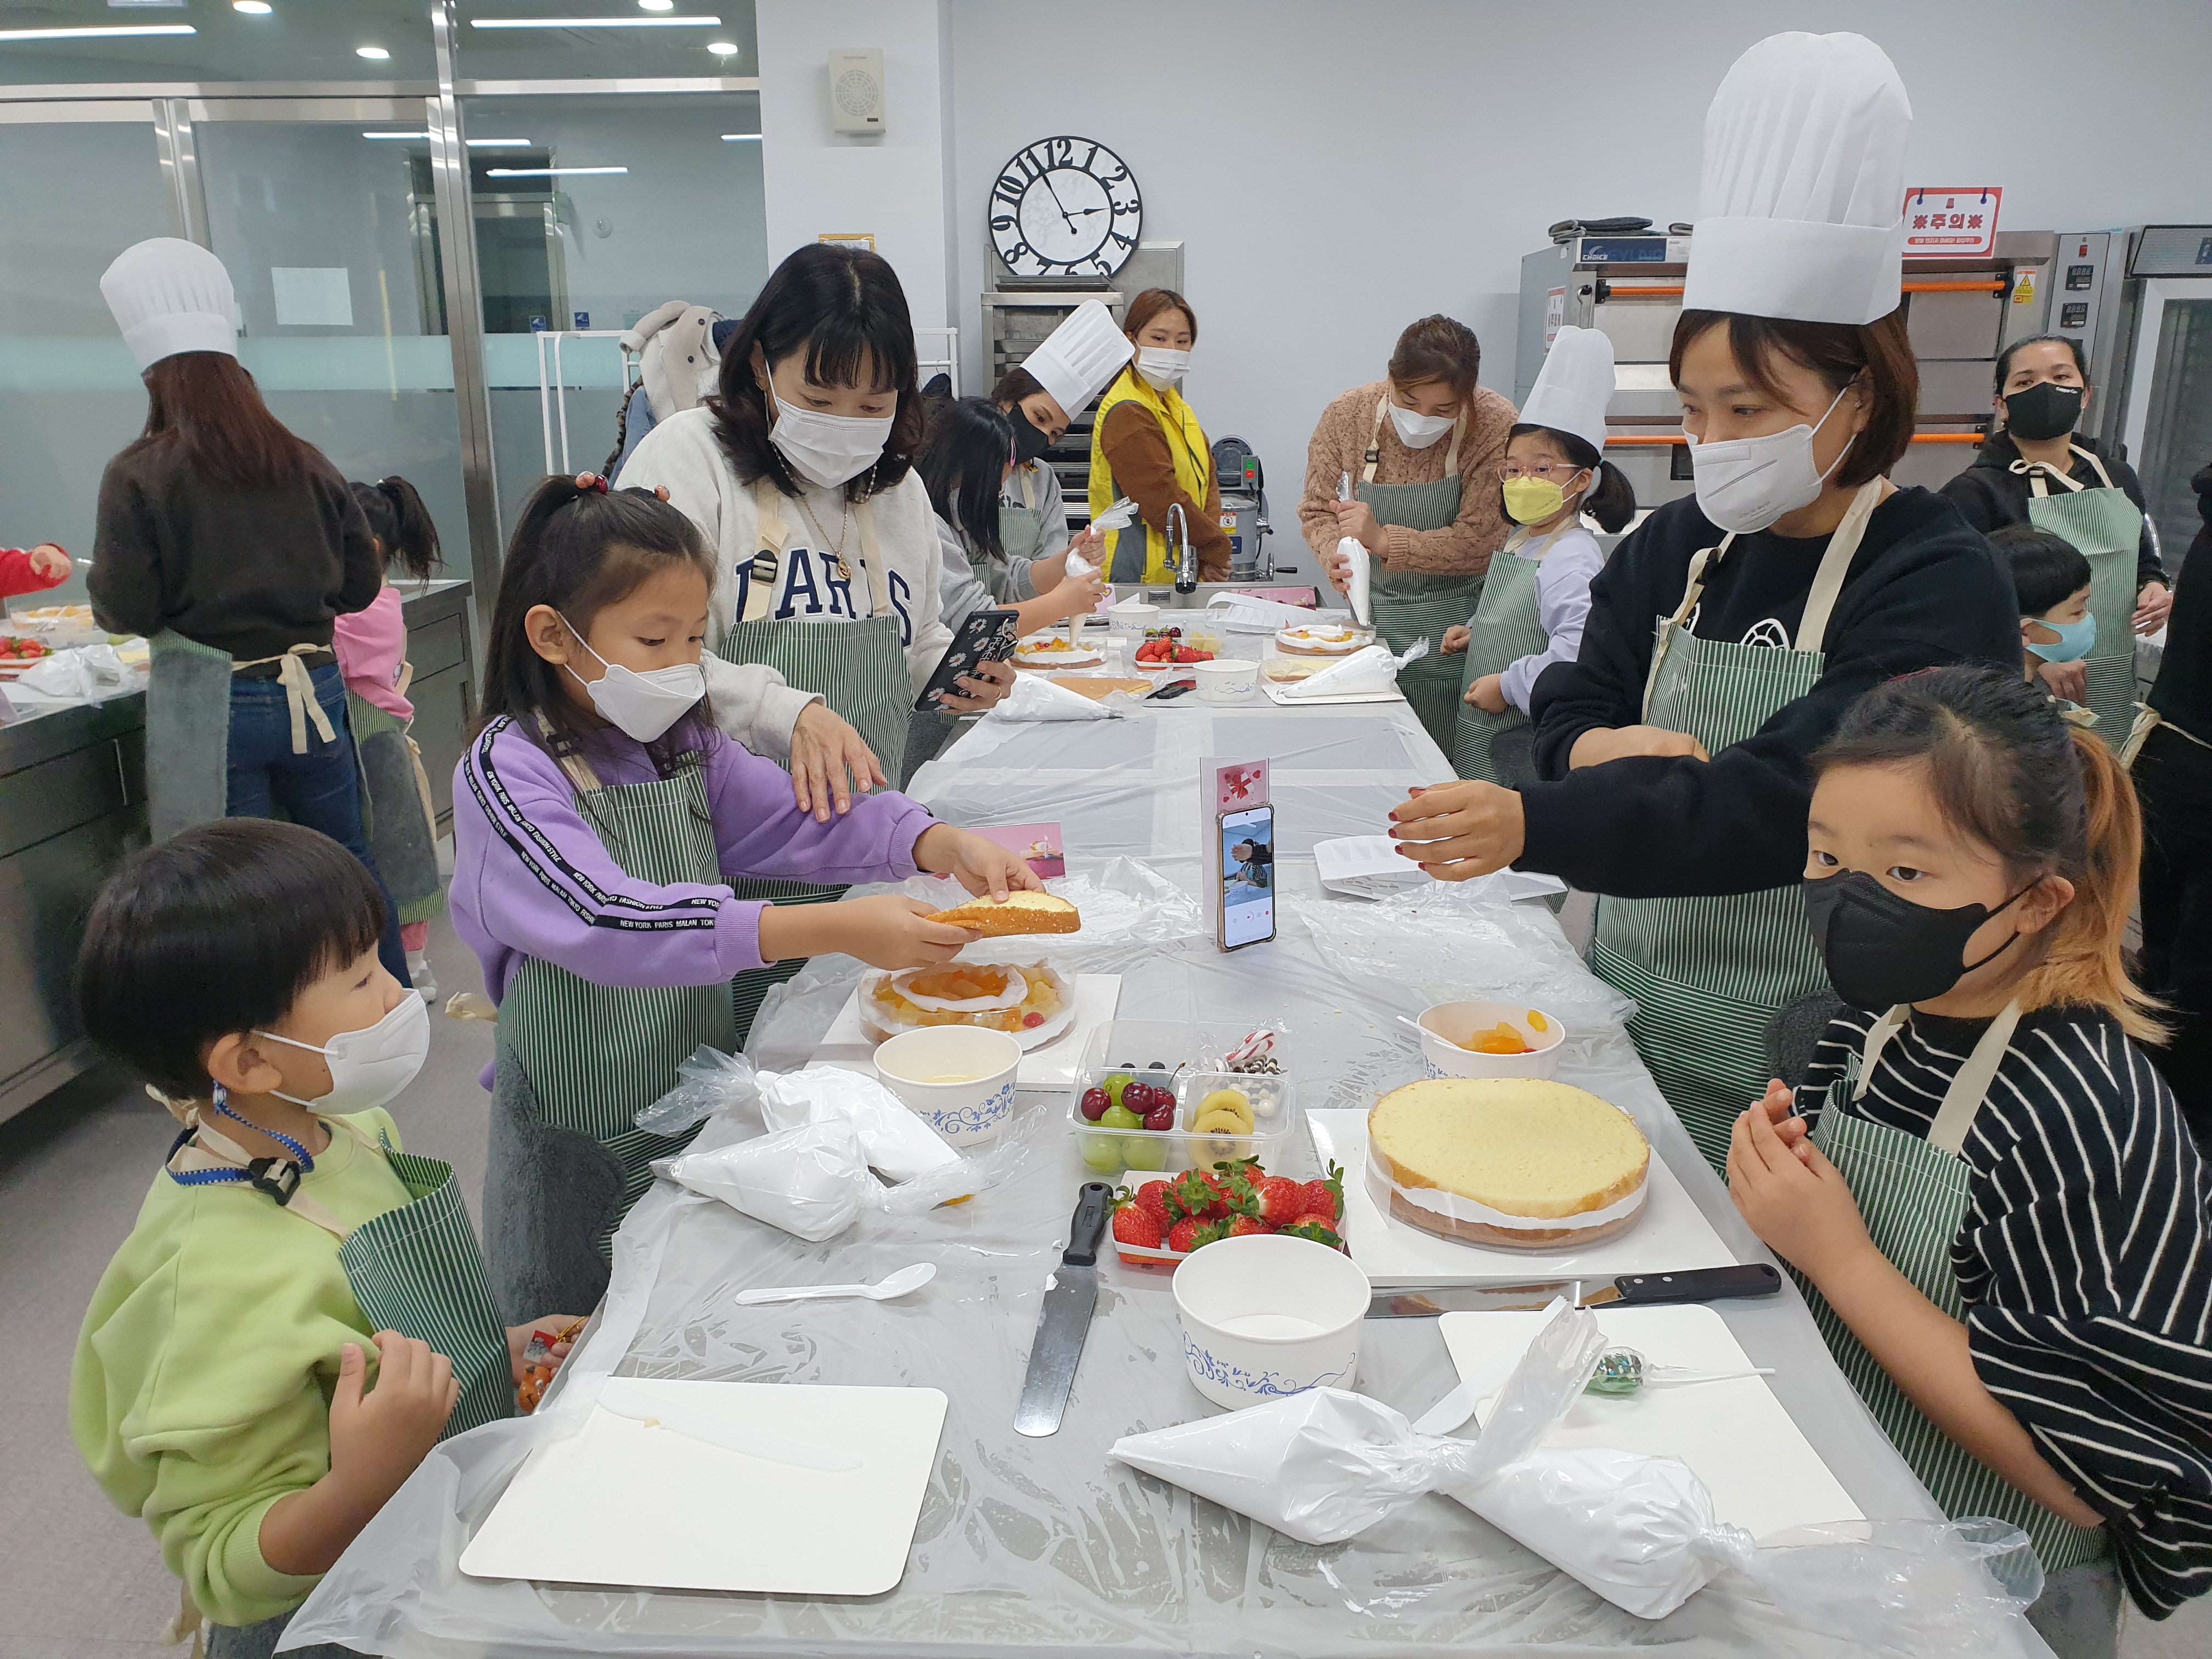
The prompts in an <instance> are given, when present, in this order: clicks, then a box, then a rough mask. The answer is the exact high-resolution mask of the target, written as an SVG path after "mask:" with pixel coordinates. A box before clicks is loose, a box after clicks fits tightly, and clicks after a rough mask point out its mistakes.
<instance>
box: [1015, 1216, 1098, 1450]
mask: <svg viewBox="0 0 2212 1659" xmlns="http://www.w3.org/2000/svg"><path fill="white" fill-rule="evenodd" d="M1113 1195H1114V1189H1113V1188H1110V1187H1109V1186H1108V1185H1107V1184H1106V1183H1105V1182H1103V1181H1086V1182H1084V1183H1083V1185H1082V1186H1081V1187H1080V1188H1078V1189H1077V1194H1076V1202H1075V1215H1074V1218H1073V1219H1072V1220H1071V1221H1070V1222H1069V1223H1068V1224H1067V1249H1065V1250H1064V1251H1062V1252H1061V1253H1060V1265H1059V1266H1058V1267H1055V1268H1054V1269H1053V1271H1052V1278H1051V1279H1049V1280H1048V1281H1047V1282H1046V1285H1045V1287H1044V1306H1043V1308H1042V1310H1040V1311H1039V1312H1038V1314H1037V1328H1036V1340H1035V1341H1033V1342H1032V1343H1030V1368H1029V1374H1028V1375H1027V1376H1024V1378H1023V1379H1022V1398H1021V1403H1020V1404H1019V1405H1018V1406H1016V1407H1014V1432H1015V1433H1016V1434H1026V1435H1029V1436H1030V1437H1033V1438H1035V1437H1042V1436H1044V1435H1048V1434H1054V1433H1057V1432H1058V1431H1059V1430H1060V1413H1062V1412H1064V1411H1066V1409H1067V1391H1068V1390H1069V1389H1071V1388H1073V1386H1074V1385H1075V1367H1076V1365H1077V1364H1078V1363H1079V1362H1080V1361H1081V1359H1082V1358H1083V1344H1084V1341H1085V1339H1087V1338H1088V1337H1089V1336H1090V1334H1091V1310H1092V1309H1094V1308H1096V1307H1097V1305H1098V1244H1099V1241H1100V1240H1101V1239H1103V1238H1104V1237H1105V1236H1106V1212H1107V1206H1108V1204H1109V1201H1110V1200H1112V1198H1113Z"/></svg>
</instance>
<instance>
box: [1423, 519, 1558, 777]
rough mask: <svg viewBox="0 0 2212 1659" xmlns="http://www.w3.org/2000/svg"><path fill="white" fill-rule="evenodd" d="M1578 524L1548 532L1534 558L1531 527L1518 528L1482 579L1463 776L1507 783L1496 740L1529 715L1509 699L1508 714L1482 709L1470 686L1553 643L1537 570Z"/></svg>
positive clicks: (1456, 767)
mask: <svg viewBox="0 0 2212 1659" xmlns="http://www.w3.org/2000/svg"><path fill="white" fill-rule="evenodd" d="M1572 524H1573V520H1569V521H1568V523H1567V524H1564V525H1561V526H1559V530H1554V531H1553V532H1552V533H1551V534H1550V535H1548V536H1547V537H1545V538H1544V540H1543V543H1542V544H1541V546H1539V547H1538V549H1537V550H1536V552H1535V554H1534V556H1531V557H1523V556H1522V554H1521V553H1520V551H1519V550H1520V549H1521V547H1522V545H1524V544H1526V543H1527V541H1528V529H1527V527H1526V526H1523V527H1522V528H1521V529H1518V530H1516V531H1515V532H1513V533H1512V535H1510V536H1509V537H1508V538H1506V541H1505V545H1504V547H1503V548H1501V549H1500V550H1498V556H1497V557H1496V558H1494V559H1492V561H1491V562H1490V574H1489V575H1488V576H1487V577H1486V578H1485V579H1484V580H1483V584H1482V602H1481V603H1480V605H1477V606H1476V607H1475V611H1474V621H1473V622H1472V623H1469V624H1468V629H1469V632H1470V633H1471V634H1472V635H1473V637H1472V638H1470V639H1469V640H1468V642H1467V659H1466V661H1465V662H1464V663H1462V665H1461V667H1460V675H1459V708H1458V711H1457V724H1456V726H1455V728H1454V732H1453V736H1452V747H1451V758H1452V770H1453V771H1455V772H1456V773H1458V774H1459V775H1460V776H1462V777H1463V778H1474V779H1480V781H1483V782H1485V783H1496V784H1505V783H1507V779H1506V778H1505V776H1504V774H1503V773H1501V772H1500V771H1499V770H1498V764H1497V763H1496V762H1495V761H1493V760H1492V759H1491V757H1490V745H1491V744H1492V742H1494V741H1495V740H1496V739H1497V738H1499V737H1501V736H1502V735H1504V733H1505V732H1510V731H1512V730H1513V729H1514V728H1515V727H1516V726H1526V725H1528V716H1527V715H1526V714H1522V712H1521V711H1520V710H1519V709H1517V708H1514V707H1513V705H1512V704H1510V703H1508V704H1506V706H1505V712H1504V714H1492V713H1490V712H1489V711H1488V710H1487V709H1482V708H1476V707H1475V706H1474V704H1473V703H1471V702H1468V700H1467V693H1468V687H1470V686H1472V685H1473V684H1474V683H1475V682H1476V681H1477V680H1479V679H1480V678H1483V677H1484V676H1485V675H1486V674H1502V673H1504V671H1505V670H1506V669H1507V668H1509V667H1510V666H1511V665H1513V664H1515V663H1516V662H1518V661H1519V660H1520V659H1522V658H1523V657H1526V656H1531V655H1533V654H1534V653H1537V652H1539V651H1542V650H1544V649H1545V648H1546V647H1548V646H1549V645H1550V644H1551V642H1552V636H1551V635H1548V634H1547V633H1546V632H1545V631H1544V623H1543V617H1542V613H1541V611H1539V609H1538V607H1537V604H1536V571H1537V568H1538V567H1539V566H1540V565H1541V564H1542V563H1543V561H1544V555H1545V554H1547V553H1548V552H1550V551H1551V548H1552V544H1553V542H1554V541H1556V540H1557V539H1558V538H1559V531H1560V530H1565V529H1568V528H1571V526H1572Z"/></svg>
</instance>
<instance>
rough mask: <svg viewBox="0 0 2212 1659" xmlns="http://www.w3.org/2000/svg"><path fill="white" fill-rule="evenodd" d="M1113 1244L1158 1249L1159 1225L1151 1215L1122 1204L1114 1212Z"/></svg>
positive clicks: (1138, 1207)
mask: <svg viewBox="0 0 2212 1659" xmlns="http://www.w3.org/2000/svg"><path fill="white" fill-rule="evenodd" d="M1114 1242H1115V1243H1116V1244H1134V1245H1136V1246H1138V1247H1139V1249H1146V1250H1157V1249H1159V1248H1160V1224H1159V1223H1158V1222H1157V1221H1155V1220H1153V1219H1152V1214H1151V1212H1149V1211H1146V1210H1145V1209H1143V1208H1141V1207H1140V1206H1138V1205H1136V1204H1133V1203H1131V1204H1124V1205H1123V1206H1121V1208H1120V1209H1118V1210H1116V1211H1115V1212H1114Z"/></svg>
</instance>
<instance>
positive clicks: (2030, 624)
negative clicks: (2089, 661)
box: [1990, 524, 2127, 744]
mask: <svg viewBox="0 0 2212 1659" xmlns="http://www.w3.org/2000/svg"><path fill="white" fill-rule="evenodd" d="M1990 546H1991V547H1993V548H1995V549H1996V550H1997V552H1998V553H1999V554H2000V555H2001V556H2002V557H2003V558H2004V560H2005V562H2007V563H2008V564H2009V565H2010V566H2011V567H2012V586H2013V592H2015V594H2017V595H2018V596H2019V599H2020V640H2021V657H2022V659H2023V666H2022V670H2021V671H2022V672H2023V673H2024V674H2025V675H2026V676H2027V678H2029V679H2031V680H2039V681H2041V682H2042V683H2043V684H2045V686H2047V687H2048V688H2049V689H2050V690H2051V693H2052V695H2053V696H2059V697H2063V698H2064V699H2065V700H2066V701H2067V702H2072V703H2079V702H2081V701H2082V699H2083V698H2085V697H2087V696H2088V694H2089V688H2088V674H2087V670H2085V669H2084V668H2083V667H2082V666H2081V659H2083V658H2084V657H2086V656H2087V655H2088V654H2089V648H2090V647H2092V646H2093V645H2094V644H2095V643H2096V642H2097V619H2096V618H2095V617H2093V616H2091V615H2090V614H2089V561H2088V560H2087V558H2086V557H2084V556H2083V555H2082V553H2081V549H2079V548H2077V547H2075V545H2074V544H2073V543H2071V542H2069V541H2068V540H2067V539H2066V538H2064V537H2063V536H2061V535H2059V534H2058V533H2057V532H2055V531H2050V530H2042V529H2039V528H2038V527H2037V526H2034V525H2029V524H2008V525H2005V526H2001V527H2000V528H1998V529H1996V530H1993V531H1991V532H1990ZM2126 736H2127V733H2126V732H2119V733H2117V734H2113V735H2112V739H2111V740H2112V742H2113V743H2115V744H2118V742H2119V741H2120V740H2121V739H2122V738H2125V737H2126Z"/></svg>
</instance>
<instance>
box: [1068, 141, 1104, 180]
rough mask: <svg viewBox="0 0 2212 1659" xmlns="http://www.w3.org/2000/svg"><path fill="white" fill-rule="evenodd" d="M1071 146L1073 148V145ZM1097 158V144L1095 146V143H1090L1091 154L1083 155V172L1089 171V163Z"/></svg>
mask: <svg viewBox="0 0 2212 1659" xmlns="http://www.w3.org/2000/svg"><path fill="white" fill-rule="evenodd" d="M1071 148H1073V147H1072V146H1071ZM1097 159H1098V146H1097V145H1096V144H1093V145H1091V154H1090V155H1086V156H1085V157H1084V158H1083V170H1084V171H1085V173H1088V172H1090V171H1091V163H1092V162H1093V161H1097Z"/></svg>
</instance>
